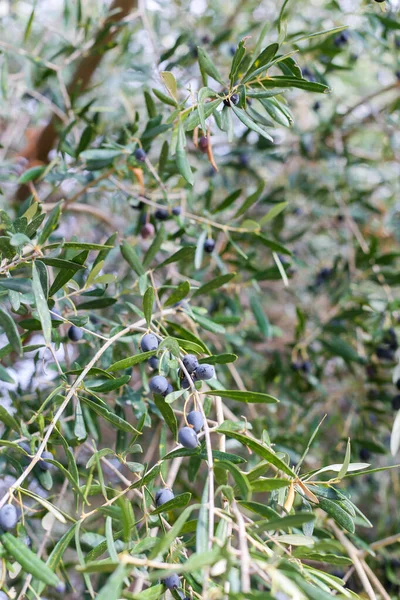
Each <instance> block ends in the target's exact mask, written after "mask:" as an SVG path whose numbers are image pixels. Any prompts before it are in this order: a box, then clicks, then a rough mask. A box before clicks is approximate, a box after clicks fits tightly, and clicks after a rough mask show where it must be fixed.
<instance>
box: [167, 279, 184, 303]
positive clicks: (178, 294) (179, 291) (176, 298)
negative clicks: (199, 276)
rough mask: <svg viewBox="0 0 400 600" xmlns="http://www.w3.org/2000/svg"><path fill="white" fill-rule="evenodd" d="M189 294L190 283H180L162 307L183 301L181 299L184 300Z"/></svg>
mask: <svg viewBox="0 0 400 600" xmlns="http://www.w3.org/2000/svg"><path fill="white" fill-rule="evenodd" d="M189 292H190V283H189V282H188V281H182V283H180V284H179V285H178V287H177V288H176V289H175V290H174V291H173V292H172V294H171V295H170V296H169V297H168V298H167V299H166V301H165V302H164V306H165V307H168V306H173V305H174V304H176V303H177V302H180V300H183V298H186V296H187V295H188V294H189Z"/></svg>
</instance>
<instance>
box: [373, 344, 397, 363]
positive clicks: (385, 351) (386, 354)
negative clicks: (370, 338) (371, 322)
mask: <svg viewBox="0 0 400 600" xmlns="http://www.w3.org/2000/svg"><path fill="white" fill-rule="evenodd" d="M376 356H377V357H378V358H381V359H384V360H393V359H394V353H393V350H391V349H390V348H388V347H386V346H378V347H377V349H376Z"/></svg>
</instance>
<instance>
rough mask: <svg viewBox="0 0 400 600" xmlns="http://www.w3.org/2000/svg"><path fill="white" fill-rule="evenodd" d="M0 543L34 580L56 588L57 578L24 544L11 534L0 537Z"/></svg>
mask: <svg viewBox="0 0 400 600" xmlns="http://www.w3.org/2000/svg"><path fill="white" fill-rule="evenodd" d="M0 541H1V543H2V544H3V546H4V548H5V549H6V550H7V552H8V554H10V555H11V556H12V557H13V558H14V559H15V560H16V561H17V562H18V563H19V564H20V565H21V567H22V569H23V570H24V571H25V572H26V573H30V574H31V575H33V576H34V577H36V579H39V580H40V581H43V583H46V584H47V585H51V586H57V585H58V584H59V583H60V580H59V578H58V577H57V575H56V574H55V573H53V571H52V570H51V569H50V568H49V567H48V566H47V565H46V563H45V562H43V561H42V560H41V559H40V558H39V557H38V556H37V555H36V554H35V553H34V552H32V550H30V549H29V548H28V547H27V546H26V544H24V542H23V541H22V540H20V539H19V538H16V537H14V536H13V535H11V533H3V535H0Z"/></svg>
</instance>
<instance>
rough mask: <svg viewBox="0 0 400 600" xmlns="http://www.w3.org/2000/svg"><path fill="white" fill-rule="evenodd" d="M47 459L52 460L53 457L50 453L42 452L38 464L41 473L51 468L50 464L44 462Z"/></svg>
mask: <svg viewBox="0 0 400 600" xmlns="http://www.w3.org/2000/svg"><path fill="white" fill-rule="evenodd" d="M47 458H51V459H53V458H54V456H53V455H52V453H51V452H46V451H44V452H42V456H41V458H40V460H39V462H38V466H39V468H40V469H41V470H42V471H49V470H50V469H51V468H52V466H53V465H52V464H51V463H49V462H46V459H47Z"/></svg>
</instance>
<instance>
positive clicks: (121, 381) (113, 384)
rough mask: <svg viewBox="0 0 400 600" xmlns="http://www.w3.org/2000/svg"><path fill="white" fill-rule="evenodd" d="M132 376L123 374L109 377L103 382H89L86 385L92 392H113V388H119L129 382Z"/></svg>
mask: <svg viewBox="0 0 400 600" xmlns="http://www.w3.org/2000/svg"><path fill="white" fill-rule="evenodd" d="M130 378H131V376H130V375H123V376H122V377H118V379H108V381H104V382H103V383H99V384H94V385H92V384H90V383H87V384H86V387H87V389H88V390H91V391H92V392H96V393H103V394H104V393H108V392H112V391H113V390H117V389H118V388H120V387H122V386H123V385H125V384H126V383H128V381H129V380H130Z"/></svg>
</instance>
